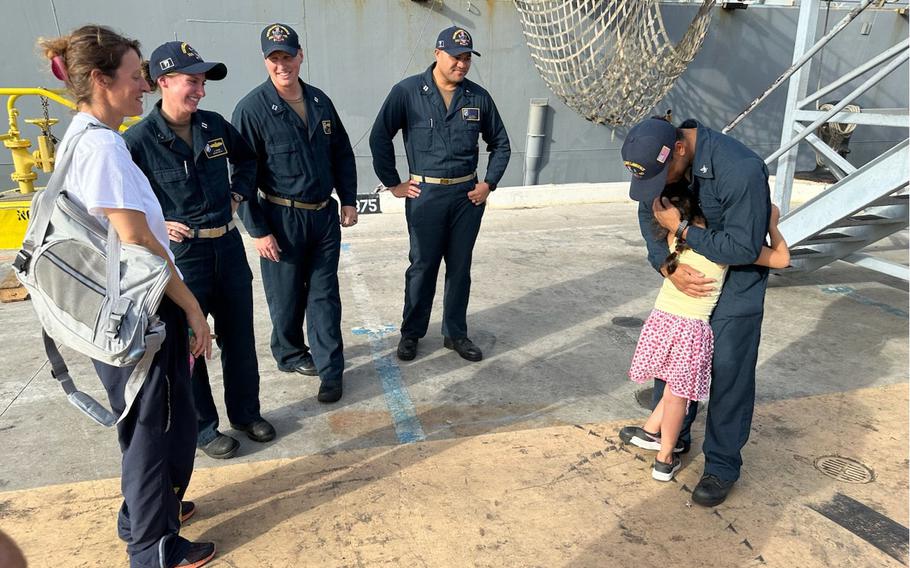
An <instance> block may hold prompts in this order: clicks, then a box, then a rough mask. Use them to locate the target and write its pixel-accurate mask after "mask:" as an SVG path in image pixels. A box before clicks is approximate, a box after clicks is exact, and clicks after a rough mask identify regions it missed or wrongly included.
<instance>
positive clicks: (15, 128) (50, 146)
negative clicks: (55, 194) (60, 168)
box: [0, 87, 138, 249]
mask: <svg viewBox="0 0 910 568" xmlns="http://www.w3.org/2000/svg"><path fill="white" fill-rule="evenodd" d="M65 92H66V91H63V90H58V89H42V88H5V87H0V96H5V97H8V99H7V101H6V112H7V115H8V116H9V130H8V131H7V132H6V133H5V134H0V141H3V145H4V146H5V147H6V148H8V149H9V151H10V154H12V158H13V173H12V174H10V178H11V179H12V181H14V182H16V184H18V188H16V189H12V190H8V191H3V192H0V249H16V248H19V247H20V246H21V245H22V238H23V237H24V236H25V229H26V227H27V226H28V218H29V209H30V207H31V198H32V197H33V194H34V193H35V190H36V188H35V180H36V179H38V173H37V171H36V170H41V171H42V172H44V173H51V172H53V171H54V156H55V150H56V148H55V146H56V143H57V139H56V138H55V137H54V135H53V134H51V127H52V126H54V125H55V124H57V123H58V122H59V119H56V118H51V117H50V113H49V110H48V102H49V101H54V102H55V103H58V104H60V105H62V106H64V107H66V108H68V109H72V110H75V109H76V103H75V102H73V101H71V100H70V99H68V98H66V97H65V96H64V94H65ZM23 96H36V97H41V104H42V107H43V109H44V116H43V117H42V118H30V119H25V122H26V123H27V124H32V125H34V126H37V127H38V129H39V130H40V131H41V132H40V134H39V135H38V136H37V138H36V141H37V149H35V150H34V151H29V150H30V148H31V147H32V141H31V140H30V139H28V138H25V137H23V136H22V132H21V130H20V129H19V109H17V108H16V101H17V100H18V99H19V98H20V97H23ZM137 120H138V119H136V118H132V119H128V120H127V121H125V122H124V125H123V126H121V127H120V130H121V132H122V131H124V130H126V128H127V127H128V126H129V125H131V124H134V123H135V122H136V121H137ZM39 189H40V188H39Z"/></svg>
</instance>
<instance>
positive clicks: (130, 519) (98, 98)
mask: <svg viewBox="0 0 910 568" xmlns="http://www.w3.org/2000/svg"><path fill="white" fill-rule="evenodd" d="M39 45H40V47H41V48H42V49H43V50H44V53H45V55H46V57H47V58H48V59H49V60H50V61H51V68H52V70H53V72H54V75H55V76H56V77H57V78H58V79H60V80H62V81H64V83H65V84H66V86H67V88H68V89H69V91H70V92H71V93H72V95H73V96H74V97H75V99H76V103H77V105H78V109H79V113H78V114H77V115H76V116H74V117H73V120H72V122H71V124H70V126H69V128H68V129H67V131H66V134H65V136H64V137H63V141H62V143H61V148H60V152H61V153H62V152H64V151H65V150H64V149H66V148H67V144H68V143H69V142H71V141H72V140H73V138H74V137H75V136H76V135H77V134H80V133H82V132H83V131H85V132H84V134H82V136H81V138H79V139H78V143H77V144H76V145H75V146H74V148H73V149H72V152H73V157H72V165H71V167H70V168H69V170H68V171H67V173H66V180H65V187H66V188H67V195H68V196H69V198H70V199H71V200H72V201H74V202H76V204H78V205H80V206H82V207H84V208H85V209H86V210H87V211H88V212H89V213H90V214H92V215H94V216H95V217H96V218H98V219H99V220H100V221H101V222H102V224H104V225H108V224H109V225H110V226H113V228H114V230H115V231H116V233H117V235H118V236H119V238H120V240H121V242H123V243H125V244H134V245H139V246H142V247H145V248H147V249H148V250H149V251H151V252H152V253H154V254H156V255H158V256H160V257H161V258H163V259H165V260H167V263H168V266H169V268H170V271H171V274H172V275H173V277H172V278H171V279H170V280H169V282H168V284H167V287H166V288H165V297H164V298H163V299H162V301H161V304H160V306H159V308H158V316H159V318H160V319H161V321H162V322H164V323H165V325H166V329H167V335H166V338H165V340H164V344H163V345H162V346H161V349H160V350H159V351H158V353H157V354H156V355H155V357H154V360H153V362H152V364H151V368H150V370H149V373H148V377H147V378H146V380H145V382H144V383H143V385H142V387H141V390H140V391H139V394H138V396H137V397H136V399H135V402H134V403H133V406H132V408H131V409H130V411H129V413H128V415H127V416H126V417H125V418H124V419H122V420H121V421H120V422H119V424H118V425H117V434H118V438H119V442H120V449H121V451H122V452H123V460H122V471H121V490H122V493H123V505H122V506H121V508H120V514H119V517H118V522H117V528H118V533H119V535H120V538H121V539H123V540H124V541H126V543H127V552H128V554H129V558H130V566H131V567H132V568H153V567H154V568H159V567H161V566H166V567H168V568H173V567H177V566H179V567H183V568H186V567H197V566H202V565H203V564H206V563H207V562H208V561H209V560H211V558H212V557H213V556H214V555H215V545H214V544H212V543H207V542H198V543H193V542H190V541H188V540H186V539H185V538H183V537H181V536H179V534H178V533H179V531H180V522H181V518H184V519H185V518H188V516H189V514H191V513H192V512H193V511H194V510H195V507H194V506H193V504H192V503H190V502H186V501H181V498H182V497H183V495H184V493H185V492H186V488H187V485H188V484H189V481H190V476H191V474H192V471H193V460H194V456H195V447H196V420H195V411H194V408H193V399H192V391H191V388H190V372H189V362H188V360H189V354H190V352H192V354H193V355H195V356H199V355H205V356H206V357H209V356H211V342H212V338H211V331H210V329H209V325H208V323H207V321H206V318H205V316H204V315H203V313H202V310H201V309H200V307H199V303H198V302H197V301H196V298H195V297H193V294H192V293H191V292H190V290H189V289H188V288H187V287H186V285H185V284H184V283H183V280H182V279H181V278H180V276H179V274H180V273H179V272H178V271H177V269H176V267H175V266H174V261H173V257H172V256H171V254H170V251H169V248H168V236H167V228H166V225H165V223H164V216H163V215H162V212H161V206H160V205H159V204H158V200H157V199H156V198H155V194H154V193H153V192H152V188H151V187H150V185H149V182H148V180H147V179H146V177H145V176H144V175H143V174H142V172H141V171H140V170H139V168H138V167H136V165H135V164H133V161H132V159H131V158H130V153H129V150H128V149H127V146H126V144H125V142H124V141H123V139H122V138H121V137H120V135H119V134H118V133H117V130H118V129H119V127H120V125H121V124H122V122H123V119H124V118H125V117H127V116H135V115H139V114H141V113H142V98H143V95H144V94H145V93H146V92H148V91H149V85H148V83H147V82H146V81H145V79H144V77H143V75H142V70H141V57H142V56H141V53H140V50H139V42H138V41H135V40H131V39H128V38H125V37H123V36H121V35H119V34H117V33H115V32H114V31H112V30H110V29H108V28H106V27H103V26H98V25H88V26H83V27H81V28H79V29H77V30H74V31H73V32H72V33H70V34H69V35H66V36H61V37H58V38H52V39H42V40H40V41H39ZM188 327H189V330H191V331H192V333H193V336H194V339H193V342H192V344H190V339H189V334H188ZM93 363H94V365H95V370H96V371H97V373H98V376H99V378H100V379H101V382H102V383H103V384H104V387H105V390H106V391H107V394H108V398H109V401H110V404H111V407H112V410H113V411H114V412H115V413H118V414H119V413H120V412H122V411H123V409H124V408H125V403H124V396H125V395H124V390H125V389H124V387H125V383H126V380H127V379H128V377H129V375H130V373H131V371H132V368H131V367H114V366H111V365H107V364H105V363H101V362H99V361H93ZM99 562H101V563H103V564H106V565H109V564H112V563H113V562H109V561H103V560H100V559H99Z"/></svg>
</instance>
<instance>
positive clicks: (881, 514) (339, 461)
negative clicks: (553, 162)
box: [0, 188, 908, 567]
mask: <svg viewBox="0 0 910 568" xmlns="http://www.w3.org/2000/svg"><path fill="white" fill-rule="evenodd" d="M504 189H506V191H503V192H502V193H501V194H500V192H497V193H496V194H494V195H493V201H492V205H493V207H490V208H489V210H488V211H487V212H486V215H485V219H484V226H483V228H482V230H481V234H480V237H479V239H478V243H477V246H476V248H475V251H474V269H473V289H472V295H471V305H470V308H469V312H468V325H469V335H470V336H471V337H472V339H473V340H474V341H475V342H476V343H477V344H478V345H479V346H480V347H481V348H482V349H483V350H484V355H485V356H484V360H483V361H482V362H480V363H469V362H467V361H465V360H463V359H461V358H459V357H458V356H457V355H456V354H455V353H454V352H452V351H449V350H447V349H445V348H444V347H443V345H442V337H441V335H440V329H439V326H440V317H441V309H442V304H441V294H437V299H438V300H439V301H438V302H437V304H436V306H435V308H434V313H433V319H432V322H431V325H430V332H429V333H428V335H427V337H426V338H425V339H423V340H421V342H420V346H419V353H418V356H417V359H415V360H414V361H411V362H407V363H405V362H400V361H398V360H397V358H396V357H395V355H394V349H395V346H396V344H397V341H398V333H397V328H398V325H399V324H400V318H401V309H402V296H403V286H404V271H405V268H406V267H407V264H408V260H407V250H408V239H407V232H406V228H405V221H404V216H403V215H402V214H401V213H400V211H399V209H398V208H397V207H396V206H397V205H398V204H394V206H390V207H384V208H385V209H387V210H389V211H391V212H388V213H384V214H381V215H364V216H362V217H361V222H360V223H359V224H358V225H357V226H356V228H352V229H344V230H343V235H344V236H343V239H344V244H343V250H342V258H341V267H340V270H339V272H340V280H341V293H342V302H343V306H344V312H343V321H342V330H343V332H344V340H345V357H346V360H347V370H346V374H345V393H344V398H342V400H341V401H340V402H338V403H336V404H330V405H324V404H320V403H318V402H317V401H316V398H315V397H316V391H317V388H318V381H317V380H315V379H314V378H310V377H303V376H300V375H295V374H286V373H282V372H279V371H278V370H277V368H276V366H275V363H274V361H273V359H272V357H271V354H270V351H269V345H268V343H269V335H270V332H271V326H270V322H269V317H268V310H267V308H266V304H265V299H264V297H263V292H262V287H261V279H260V276H259V261H258V259H257V258H256V255H255V250H254V249H253V248H252V246H251V244H250V243H249V241H248V240H247V250H248V256H249V259H250V262H251V265H252V267H253V273H254V294H255V299H254V302H255V312H256V322H255V326H256V338H257V352H258V355H259V364H260V368H261V376H262V386H261V391H262V408H263V414H264V416H265V417H266V418H267V419H268V420H270V421H271V422H272V423H273V424H274V425H275V427H276V429H277V430H278V438H277V439H276V440H274V441H273V442H269V443H267V444H257V443H254V442H252V441H250V440H248V439H246V437H245V436H242V435H241V434H240V433H238V432H236V431H233V430H231V428H230V426H229V424H227V420H226V418H224V414H223V413H222V417H223V418H222V425H221V430H222V431H224V432H225V433H228V434H232V435H235V436H236V437H238V439H240V440H241V444H242V445H241V448H240V452H239V455H238V457H236V458H234V459H231V460H228V461H217V460H212V459H210V458H208V457H206V456H205V455H204V454H202V453H201V452H199V453H198V454H197V460H196V472H195V474H194V478H193V481H192V485H191V487H190V490H189V493H188V495H187V498H189V499H192V500H194V501H195V502H196V503H197V507H198V513H197V514H196V516H195V517H194V518H193V519H192V520H191V521H189V523H188V524H187V526H186V527H185V528H184V530H183V533H184V534H185V535H186V536H187V537H188V538H190V539H193V540H199V539H205V540H213V541H215V542H216V543H217V546H218V549H219V553H218V556H217V557H216V560H215V561H214V562H213V563H212V566H238V567H241V566H244V567H245V566H275V567H279V566H339V567H341V566H509V567H511V566H541V567H555V566H566V567H569V566H572V567H576V566H577V567H588V566H591V567H600V566H635V567H640V566H666V565H668V564H670V565H679V566H725V567H726V566H786V567H790V566H857V567H859V566H900V565H902V564H903V565H906V563H907V561H908V558H907V525H908V446H907V440H908V388H907V379H908V294H907V284H906V283H905V282H902V281H899V280H895V279H892V278H890V277H887V276H883V275H880V274H877V273H874V272H870V271H867V270H864V269H860V268H857V267H854V266H852V265H849V264H846V263H835V264H834V265H831V266H829V267H826V268H824V269H822V270H819V271H817V272H814V273H810V274H792V275H780V276H772V277H771V281H770V286H769V290H768V294H767V300H766V309H765V318H764V329H763V338H762V346H761V351H760V355H759V364H758V380H757V404H756V411H755V420H754V422H753V427H752V434H751V438H750V440H749V442H748V444H747V446H746V448H745V450H744V461H745V465H744V467H743V476H742V478H741V480H740V481H739V483H737V485H736V487H735V489H734V490H733V492H732V493H731V495H730V497H729V498H728V500H727V501H726V502H725V503H724V504H722V505H720V506H718V507H716V508H709V509H706V508H702V507H700V506H698V505H695V504H693V503H691V499H690V493H691V490H692V488H693V487H694V486H695V484H696V483H697V482H698V479H699V477H700V474H701V470H702V466H703V457H702V455H701V441H702V438H703V431H704V422H703V420H704V412H702V413H701V414H700V419H699V421H698V422H697V424H696V427H695V444H694V446H693V449H692V452H691V453H689V454H687V455H686V456H685V457H684V459H683V464H684V467H683V470H682V471H681V472H680V474H679V475H678V477H677V479H676V480H675V481H674V482H671V483H659V482H657V481H654V480H652V479H651V477H650V466H651V461H652V460H653V453H650V452H645V451H642V450H639V449H637V448H634V447H629V446H625V445H623V444H621V442H620V440H619V438H618V436H617V430H618V428H619V427H621V426H622V425H625V424H634V423H640V422H641V421H642V420H643V419H644V417H646V416H647V414H648V411H647V410H646V409H645V408H643V407H642V405H641V404H640V403H639V401H640V399H642V398H644V394H645V393H641V392H640V391H641V390H642V387H641V386H640V385H636V384H634V383H631V382H630V381H629V380H628V379H627V377H626V371H627V369H628V365H629V361H630V359H631V355H632V351H633V350H634V347H635V342H636V340H637V337H638V332H639V326H640V322H641V320H643V319H644V318H646V317H647V315H648V313H649V311H650V309H651V307H652V305H653V302H654V298H655V296H656V293H657V288H658V286H659V285H660V278H659V276H658V275H657V274H656V273H655V272H654V271H653V269H651V267H650V266H649V265H648V264H647V262H646V260H645V256H646V251H645V247H644V242H643V240H642V238H641V236H640V233H639V230H638V225H637V219H636V214H635V212H636V209H635V205H634V204H631V203H628V202H625V201H623V200H617V201H616V202H609V203H587V202H584V201H585V200H576V201H577V202H574V203H571V204H559V196H558V195H553V196H552V203H553V204H549V205H546V204H542V203H541V202H540V201H537V202H534V203H533V205H534V206H533V207H530V206H528V205H523V204H522V200H520V199H513V198H510V197H509V193H508V190H507V188H504ZM552 191H554V192H558V191H559V189H558V188H554V189H553V190H552ZM500 196H502V197H500ZM497 199H499V200H501V202H502V203H501V205H502V206H500V207H496V206H495V205H496V200H497ZM383 200H384V201H383V204H385V203H386V201H385V200H386V198H385V197H383ZM538 205H539V206H538ZM876 248H877V249H878V250H879V251H880V252H881V253H882V254H884V255H886V256H889V257H891V258H892V259H895V260H899V261H901V262H904V263H906V261H907V258H906V257H907V233H906V232H903V233H898V234H896V235H894V236H892V237H889V238H888V239H886V240H884V241H882V242H880V243H879V244H878V245H876ZM11 257H12V252H11V251H2V252H0V262H3V263H5V265H8V263H9V261H10V260H11ZM4 268H5V266H4ZM443 273H444V270H441V271H440V282H439V292H441V290H442V286H443V280H442V277H443ZM2 276H3V274H0V277H2ZM0 322H2V324H0V341H2V343H0V412H2V415H0V451H2V454H0V456H2V457H0V529H2V530H3V531H5V532H7V533H8V534H9V535H11V536H12V537H13V538H14V539H15V540H16V541H17V542H18V543H19V545H20V546H21V548H22V549H23V551H24V552H25V555H26V557H27V558H28V560H29V562H30V565H32V566H55V567H59V566H125V565H126V554H125V551H124V545H123V543H121V542H120V541H119V540H117V537H116V531H115V519H116V511H117V509H118V507H119V502H120V500H119V481H118V479H117V478H118V475H119V450H118V446H117V441H116V434H115V432H113V431H112V430H106V429H104V428H101V427H99V426H96V425H94V424H93V423H92V422H91V421H90V420H88V419H87V418H85V417H83V416H82V415H80V414H79V413H78V412H77V411H76V410H75V409H74V408H72V407H71V406H70V405H69V403H68V402H67V401H66V398H65V396H64V395H63V392H62V390H61V389H60V387H59V386H58V385H57V384H56V381H54V380H53V379H52V378H51V377H50V375H49V373H48V370H47V367H46V366H45V365H44V362H45V356H44V352H43V347H42V345H41V342H40V330H39V328H38V325H37V322H36V319H35V316H34V313H33V311H32V308H31V306H30V304H29V303H28V302H19V303H10V304H0ZM67 355H68V363H69V365H70V368H71V370H72V371H73V374H74V376H75V377H76V380H77V384H78V385H79V386H80V388H81V389H82V390H85V391H87V392H90V393H92V394H93V395H94V396H95V397H96V398H99V399H100V400H105V399H104V393H103V390H102V389H101V386H100V383H99V382H98V380H97V378H96V377H95V375H94V373H93V372H92V370H91V367H90V365H89V362H88V361H87V360H86V359H85V358H84V357H82V356H79V355H77V354H75V353H72V352H70V353H67ZM209 372H210V375H211V376H212V380H213V384H214V385H215V389H216V400H218V399H219V398H220V395H221V391H220V376H221V366H220V361H219V360H218V358H217V355H216V357H215V358H214V359H212V360H211V361H210V362H209ZM637 395H638V396H637ZM219 404H220V401H219Z"/></svg>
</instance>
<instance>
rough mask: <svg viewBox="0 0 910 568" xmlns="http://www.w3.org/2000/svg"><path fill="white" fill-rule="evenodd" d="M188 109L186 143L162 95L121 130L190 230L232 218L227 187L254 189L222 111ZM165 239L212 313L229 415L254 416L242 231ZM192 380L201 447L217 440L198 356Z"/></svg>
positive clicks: (243, 149)
mask: <svg viewBox="0 0 910 568" xmlns="http://www.w3.org/2000/svg"><path fill="white" fill-rule="evenodd" d="M191 116H192V118H191V122H190V124H191V132H192V136H193V147H192V148H190V147H189V146H187V144H186V142H184V141H183V140H182V139H181V138H180V137H179V136H177V135H176V134H175V133H174V131H173V130H171V128H170V127H169V126H168V125H167V123H166V122H165V120H164V117H163V116H162V115H161V103H160V102H159V103H158V104H157V105H155V108H154V109H152V111H151V112H150V113H149V115H148V116H147V117H145V119H143V120H142V121H141V122H139V123H138V124H136V125H135V126H132V127H131V128H129V129H128V130H127V131H126V133H125V134H124V136H123V137H124V139H125V140H126V143H127V145H128V146H129V149H130V154H132V157H133V161H134V162H136V164H137V165H138V166H139V168H140V169H141V170H142V171H143V172H144V173H145V175H146V177H148V179H149V182H150V183H151V185H152V189H153V190H154V192H155V195H156V196H157V197H158V201H159V202H160V203H161V209H162V211H163V212H164V218H165V219H166V220H168V221H179V222H180V223H183V224H184V225H187V226H188V227H190V228H191V229H208V228H214V227H224V226H225V225H227V224H228V223H229V222H230V221H231V219H232V217H233V213H232V211H231V203H232V201H231V193H232V192H233V193H237V194H240V195H242V196H243V197H244V198H246V199H251V198H252V197H253V195H254V193H253V192H254V187H253V183H254V178H255V175H256V155H255V154H254V153H253V150H252V149H251V148H250V147H249V145H248V144H247V143H246V141H245V140H244V139H243V137H241V136H240V134H239V133H238V132H237V130H236V129H234V127H233V126H231V124H230V123H229V122H228V121H227V120H225V119H224V118H223V117H222V116H221V115H219V114H217V113H214V112H209V111H205V110H197V111H196V112H194V113H193V114H192V115H191ZM229 162H230V164H231V165H232V166H233V172H232V174H229V172H228V163H229ZM170 246H171V251H173V253H174V259H175V263H176V265H177V268H179V269H180V272H181V274H182V275H183V280H184V282H185V283H186V285H187V287H188V288H189V289H190V291H192V292H193V295H194V296H196V299H197V300H198V301H199V306H200V307H201V308H202V312H203V313H204V314H206V315H208V314H212V316H213V318H214V320H215V330H214V331H215V335H216V337H217V339H216V341H217V343H218V347H219V348H220V349H221V367H222V371H223V374H224V402H225V406H226V407H227V414H228V419H229V420H230V422H231V423H232V424H237V425H247V424H250V423H252V422H255V421H257V420H260V419H261V418H262V416H261V415H260V409H259V365H258V362H257V360H256V344H255V338H254V335H253V287H252V281H253V274H252V272H250V266H249V263H248V262H247V259H246V253H245V252H244V249H243V242H242V240H241V237H240V231H238V230H237V229H233V230H231V231H228V232H227V233H226V234H225V235H223V236H221V237H217V238H185V239H184V240H183V241H182V242H179V243H178V242H175V241H171V243H170ZM192 382H193V397H194V399H195V404H196V417H197V420H198V423H199V436H198V438H197V445H198V446H200V447H201V446H204V445H206V444H208V443H209V442H211V441H212V440H214V439H215V437H216V436H217V429H218V411H217V409H216V408H215V401H214V399H213V397H212V388H211V385H210V384H209V376H208V369H207V367H206V364H205V358H203V357H200V358H199V359H197V361H196V364H195V366H194V368H193V379H192Z"/></svg>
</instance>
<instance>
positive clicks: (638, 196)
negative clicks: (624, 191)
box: [629, 168, 669, 203]
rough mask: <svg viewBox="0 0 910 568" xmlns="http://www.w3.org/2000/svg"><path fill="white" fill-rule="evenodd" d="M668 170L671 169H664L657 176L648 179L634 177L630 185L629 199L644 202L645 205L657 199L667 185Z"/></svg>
mask: <svg viewBox="0 0 910 568" xmlns="http://www.w3.org/2000/svg"><path fill="white" fill-rule="evenodd" d="M668 170H669V168H664V169H662V170H661V171H659V172H658V173H657V175H655V176H654V177H651V178H648V179H639V178H636V177H633V178H632V181H631V183H630V184H629V197H630V198H631V199H633V200H635V201H643V202H645V203H650V202H652V201H654V200H655V199H657V197H658V196H659V195H660V193H661V192H662V191H663V190H664V187H665V186H666V185H667V171H668Z"/></svg>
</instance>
